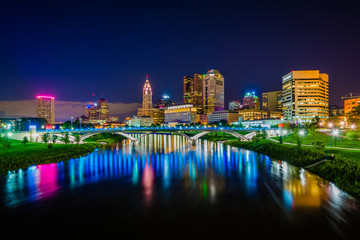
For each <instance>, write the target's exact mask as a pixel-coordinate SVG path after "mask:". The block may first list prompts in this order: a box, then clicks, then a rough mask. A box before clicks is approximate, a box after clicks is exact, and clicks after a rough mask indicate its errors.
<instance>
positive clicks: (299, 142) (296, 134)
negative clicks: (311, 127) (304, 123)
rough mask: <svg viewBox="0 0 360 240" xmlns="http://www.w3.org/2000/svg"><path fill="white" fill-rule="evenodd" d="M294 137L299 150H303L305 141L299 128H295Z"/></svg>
mask: <svg viewBox="0 0 360 240" xmlns="http://www.w3.org/2000/svg"><path fill="white" fill-rule="evenodd" d="M294 137H295V140H296V144H297V146H298V148H301V146H302V141H303V140H302V136H301V134H300V130H299V128H297V127H296V128H294Z"/></svg>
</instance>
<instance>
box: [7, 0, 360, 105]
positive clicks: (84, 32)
mask: <svg viewBox="0 0 360 240" xmlns="http://www.w3.org/2000/svg"><path fill="white" fill-rule="evenodd" d="M39 5H40V4H39ZM39 5H37V4H32V5H27V4H25V3H24V4H22V5H21V4H4V6H3V10H5V11H3V12H2V14H1V17H0V18H1V20H6V22H7V26H4V25H0V32H1V33H3V34H2V36H3V37H2V38H0V43H1V46H2V47H1V49H0V52H1V53H2V54H1V55H0V56H1V57H0V63H1V64H0V79H1V80H2V83H5V84H6V86H7V88H6V89H4V88H2V89H1V90H0V96H1V99H0V100H2V101H5V100H6V101H9V100H24V99H32V98H33V96H34V95H38V94H49V95H54V96H56V98H57V99H58V100H62V101H81V102H86V101H88V100H89V99H90V97H91V96H92V94H93V93H95V94H96V96H100V93H101V92H103V93H104V94H105V95H106V96H107V99H108V100H109V101H110V102H124V103H133V102H141V96H138V95H137V94H131V93H129V92H132V91H129V89H128V88H132V89H133V90H134V91H135V90H136V89H140V88H141V87H142V85H143V82H142V79H143V76H144V75H146V74H149V76H150V77H151V79H152V86H153V88H154V89H156V92H157V93H156V98H160V96H162V95H170V96H171V98H172V99H173V100H174V101H175V102H181V100H182V93H181V91H178V89H181V88H182V82H181V81H179V80H180V79H182V78H183V76H187V75H190V76H191V75H192V74H193V73H194V72H198V73H200V74H205V73H206V71H207V70H208V69H218V70H219V71H220V72H221V73H222V74H223V76H224V78H225V79H226V81H227V85H228V86H232V87H231V88H226V90H225V105H227V104H228V103H229V102H230V101H233V100H240V99H239V98H241V95H242V94H244V93H246V92H247V91H255V92H256V93H260V92H269V91H276V90H279V89H280V88H281V83H280V82H279V81H280V79H281V76H283V75H284V74H286V73H288V72H290V71H291V70H311V69H320V70H321V71H322V72H326V73H328V74H329V76H330V86H329V89H330V103H331V104H341V103H342V101H341V96H344V95H346V94H348V92H350V91H353V89H354V86H353V85H355V84H356V80H357V78H356V77H357V76H356V72H355V69H356V67H357V65H358V63H359V61H358V58H357V56H358V55H359V53H360V49H359V47H358V45H357V44H356V43H357V42H358V40H359V38H360V35H359V34H358V33H357V32H353V31H352V29H356V21H353V19H352V18H351V12H352V11H354V10H355V8H352V7H351V5H346V6H345V5H335V4H328V5H327V6H326V9H325V10H326V11H319V10H322V8H323V7H324V6H322V5H321V4H318V3H313V4H312V5H311V8H306V9H305V6H306V5H304V6H298V5H296V4H295V3H287V4H284V5H277V4H269V5H268V4H264V5H259V6H257V5H255V4H251V3H247V4H241V5H237V4H234V5H233V7H232V9H229V8H228V5H227V4H226V3H224V4H218V5H217V6H218V8H219V9H224V8H226V10H227V11H218V14H219V16H220V17H219V18H216V20H214V19H211V17H210V16H209V15H207V14H200V15H197V14H195V13H198V12H204V13H205V12H207V11H212V7H211V4H195V5H192V6H191V7H188V6H187V5H186V4H184V5H179V6H178V5H175V4H169V5H162V4H160V3H155V4H146V3H143V4H140V5H137V6H134V5H132V4H128V5H126V4H125V5H123V4H121V8H122V12H123V14H121V15H119V14H118V11H117V10H118V9H119V7H120V5H117V4H109V5H106V6H105V5H104V6H102V7H101V8H97V5H96V4H91V3H89V4H87V5H86V6H82V7H83V8H82V10H81V11H79V8H80V5H81V4H78V3H74V4H73V5H71V6H72V8H68V7H67V6H68V5H66V4H64V5H56V6H53V5H52V4H50V3H49V4H42V5H40V6H39ZM255 9H256V11H254V10H255ZM287 9H293V10H292V11H291V12H288V11H287ZM127 10H128V11H127ZM134 10H136V13H137V14H136V16H138V15H141V16H142V18H140V19H139V18H137V17H136V18H135V17H134V16H133V15H132V12H133V11H134ZM305 10H306V16H307V18H306V19H304V18H303V17H302V15H301V14H296V13H301V12H302V11H305ZM64 13H67V15H66V17H65V15H64ZM105 13H106V14H105ZM292 13H294V14H292ZM184 14H185V15H184ZM93 15H96V16H97V18H96V21H94V20H93V19H92V16H93ZM269 15H271V18H269ZM34 16H37V17H34ZM186 16H191V18H189V17H186ZM200 16H201V17H200ZM290 16H291V17H290ZM330 16H331V19H329V17H330ZM125 18H126V20H127V24H125V23H123V22H124V21H123V20H124V19H125ZM163 18H169V21H167V23H163V24H158V23H159V22H161V21H162V20H163ZM43 19H46V20H47V21H46V22H45V21H43ZM285 19H286V21H284V20H285ZM25 21H26V23H27V24H28V25H30V26H31V28H32V32H28V31H27V30H26V29H25V28H24V26H27V25H26V24H24V22H25ZM95 23H96V24H95ZM298 23H303V24H298ZM104 26H107V27H104ZM208 26H212V32H214V33H217V34H213V35H212V34H211V32H209V33H207V32H205V31H204V29H207V27H208ZM223 26H226V27H223ZM43 32H46V36H43V34H42V33H43ZM21 34H26V35H25V36H26V38H22V37H21V36H22V35H21ZM71 35H72V37H71V38H70V37H69V36H71ZM189 35H192V36H194V37H195V38H194V37H192V38H187V36H189ZM84 36H86V38H84ZM310 36H311V37H310ZM20 39H21V40H20ZM171 39H178V40H177V41H175V42H172V41H170V40H171ZM204 43H205V44H204ZM352 43H354V44H352ZM5 46H6V47H5ZM10 56H11V57H10ZM99 83H100V84H99ZM129 83H131V85H129ZM80 87H81V89H82V91H78V89H79V88H80ZM114 88H116V91H115V89H114ZM332 89H336V90H337V91H331V90H332ZM355 89H356V86H355ZM356 90H357V89H356ZM356 90H355V91H356Z"/></svg>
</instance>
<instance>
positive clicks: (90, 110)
mask: <svg viewBox="0 0 360 240" xmlns="http://www.w3.org/2000/svg"><path fill="white" fill-rule="evenodd" d="M96 105H97V103H95V104H94V103H92V102H90V103H89V104H88V105H86V107H85V116H86V117H87V118H88V120H95V119H97V108H96Z"/></svg>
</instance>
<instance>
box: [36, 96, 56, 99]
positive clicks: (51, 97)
mask: <svg viewBox="0 0 360 240" xmlns="http://www.w3.org/2000/svg"><path fill="white" fill-rule="evenodd" d="M36 98H50V99H55V97H53V96H36Z"/></svg>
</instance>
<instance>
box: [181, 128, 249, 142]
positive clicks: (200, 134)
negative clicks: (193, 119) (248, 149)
mask: <svg viewBox="0 0 360 240" xmlns="http://www.w3.org/2000/svg"><path fill="white" fill-rule="evenodd" d="M212 132H225V133H228V134H230V135H232V136H234V137H236V138H238V139H240V140H242V141H250V138H248V137H245V136H243V135H242V134H240V133H237V132H235V131H231V130H230V131H229V130H225V131H224V130H219V131H204V132H200V133H198V134H196V135H194V136H192V137H190V136H188V135H186V134H185V133H182V132H177V133H178V134H179V135H181V136H183V137H186V138H188V139H190V140H192V141H195V140H197V139H199V138H200V137H202V136H205V135H207V134H209V133H212ZM251 137H252V136H251Z"/></svg>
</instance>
